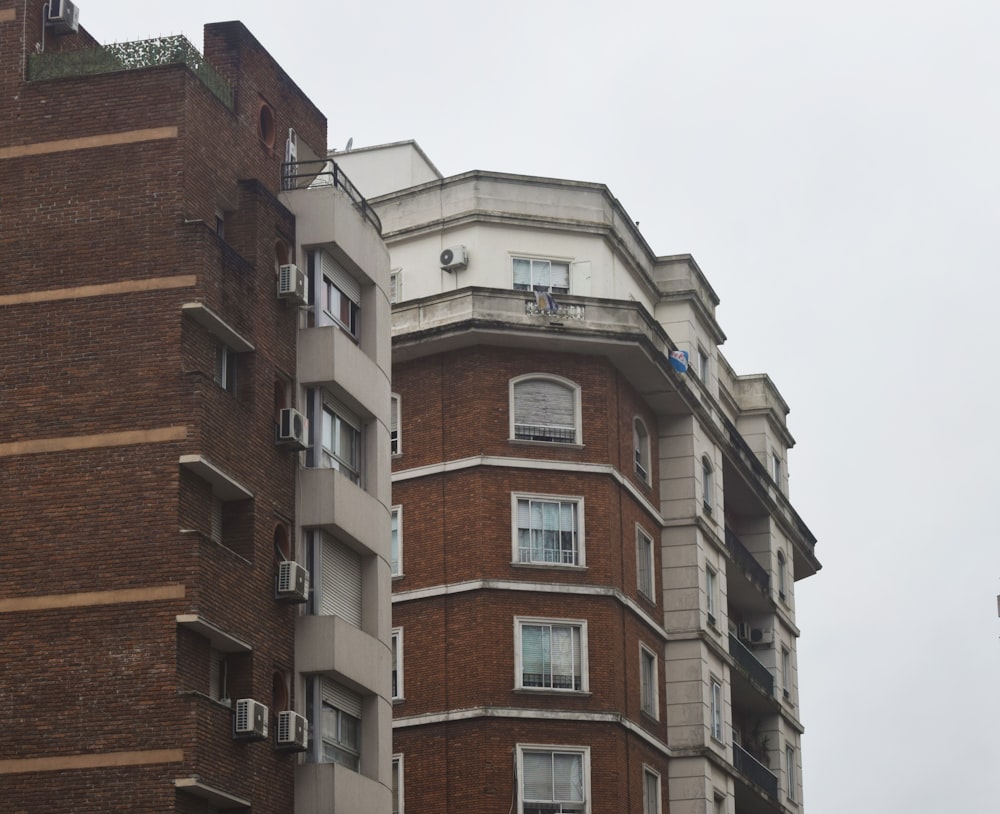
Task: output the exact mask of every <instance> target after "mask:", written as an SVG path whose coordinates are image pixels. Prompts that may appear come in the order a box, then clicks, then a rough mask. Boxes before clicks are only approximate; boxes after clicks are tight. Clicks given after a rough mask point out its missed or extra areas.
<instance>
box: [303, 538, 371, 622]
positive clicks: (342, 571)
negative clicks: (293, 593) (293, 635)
mask: <svg viewBox="0 0 1000 814" xmlns="http://www.w3.org/2000/svg"><path fill="white" fill-rule="evenodd" d="M361 567H362V565H361V556H360V555H359V554H358V553H357V552H356V551H355V550H354V549H352V548H348V547H347V546H346V545H344V544H343V543H342V542H340V541H339V540H337V539H335V538H333V537H331V536H330V535H329V534H327V533H326V532H322V531H314V532H312V544H311V545H310V562H309V571H310V573H311V574H312V575H313V579H314V580H315V585H314V587H313V605H312V608H311V610H312V612H313V613H315V614H317V615H320V616H339V617H340V618H341V619H343V620H344V621H345V622H350V623H351V624H352V625H354V626H355V627H358V628H360V627H361Z"/></svg>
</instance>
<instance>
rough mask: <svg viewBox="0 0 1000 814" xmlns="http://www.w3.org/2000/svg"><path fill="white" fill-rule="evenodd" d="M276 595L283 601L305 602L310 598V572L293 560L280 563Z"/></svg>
mask: <svg viewBox="0 0 1000 814" xmlns="http://www.w3.org/2000/svg"><path fill="white" fill-rule="evenodd" d="M274 595H275V598H276V599H280V600H281V601H282V602H305V601H306V600H307V599H308V598H309V572H308V571H307V570H306V569H305V568H303V567H302V566H301V565H299V564H298V563H297V562H294V561H293V560H284V561H283V562H281V563H279V564H278V580H277V585H276V587H275V591H274Z"/></svg>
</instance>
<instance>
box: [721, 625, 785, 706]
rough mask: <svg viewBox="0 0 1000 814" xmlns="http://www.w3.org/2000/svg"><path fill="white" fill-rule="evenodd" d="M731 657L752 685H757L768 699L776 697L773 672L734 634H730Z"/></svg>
mask: <svg viewBox="0 0 1000 814" xmlns="http://www.w3.org/2000/svg"><path fill="white" fill-rule="evenodd" d="M729 655H731V656H732V657H733V658H734V659H735V660H736V666H737V667H738V668H739V670H740V672H742V673H743V674H744V675H745V676H746V677H747V678H748V679H750V682H751V683H752V684H755V685H757V688H758V689H759V690H760V691H761V692H762V693H764V694H765V695H766V696H767V697H768V698H773V697H774V676H772V675H771V671H770V670H768V669H767V667H765V666H764V665H763V664H761V663H760V662H759V661H757V657H756V656H755V655H754V654H753V653H752V652H751V651H750V650H749V648H747V647H746V645H744V644H743V642H741V641H740V640H739V639H737V638H736V637H735V636H734V635H733V634H732V633H730V634H729Z"/></svg>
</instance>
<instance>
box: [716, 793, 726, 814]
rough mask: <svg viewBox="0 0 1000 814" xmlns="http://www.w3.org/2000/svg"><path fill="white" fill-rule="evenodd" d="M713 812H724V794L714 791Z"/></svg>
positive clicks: (720, 813)
mask: <svg viewBox="0 0 1000 814" xmlns="http://www.w3.org/2000/svg"><path fill="white" fill-rule="evenodd" d="M715 814H726V798H725V795H722V794H719V793H718V792H716V793H715Z"/></svg>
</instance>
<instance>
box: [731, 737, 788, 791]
mask: <svg viewBox="0 0 1000 814" xmlns="http://www.w3.org/2000/svg"><path fill="white" fill-rule="evenodd" d="M733 766H734V767H735V769H736V771H738V772H739V773H740V774H741V775H743V776H744V777H745V778H746V779H747V780H749V781H750V782H751V783H753V784H754V785H755V786H758V787H759V788H761V789H763V791H764V792H765V793H767V794H769V795H770V796H771V797H773V798H774V799H775V800H777V799H778V776H777V775H776V774H775V773H774V772H772V771H771V770H770V769H768V768H767V767H766V766H765V765H764V764H763V763H761V762H760V761H758V760H757V759H756V758H755V757H754V756H753V755H751V754H750V753H749V752H748V751H747V750H746V749H744V748H743V747H742V746H740V745H739V744H736V743H734V744H733Z"/></svg>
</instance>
